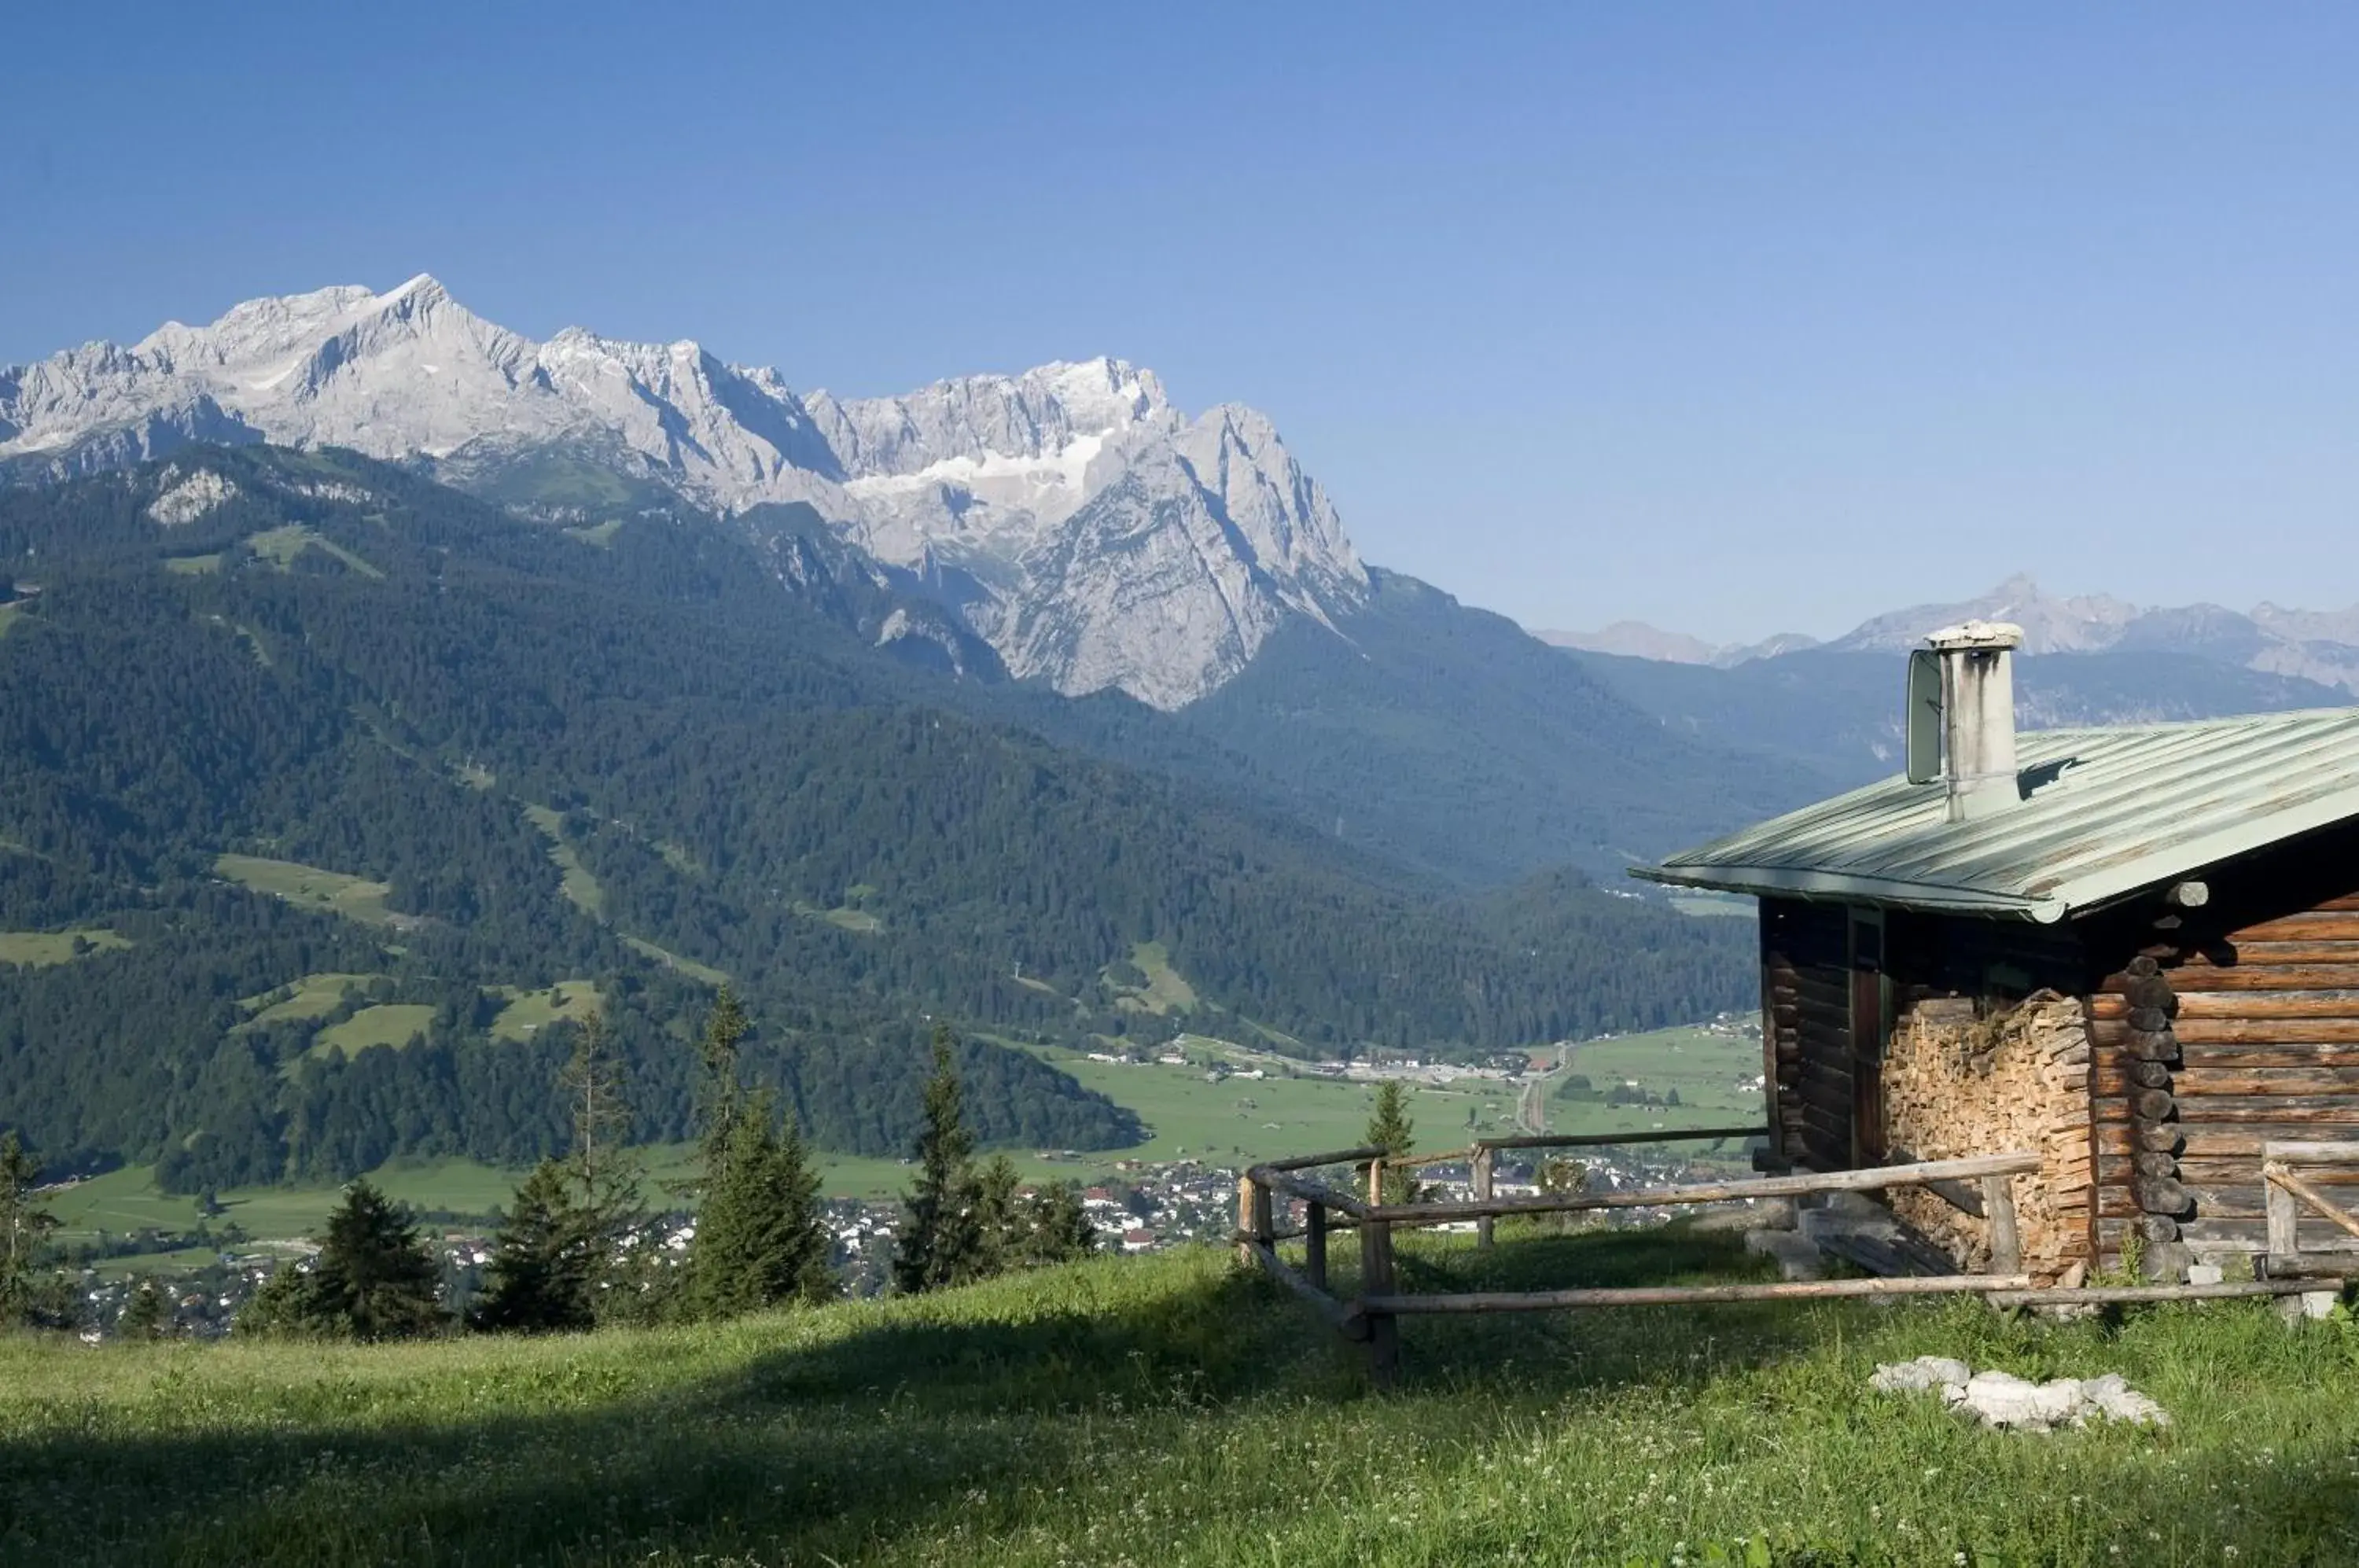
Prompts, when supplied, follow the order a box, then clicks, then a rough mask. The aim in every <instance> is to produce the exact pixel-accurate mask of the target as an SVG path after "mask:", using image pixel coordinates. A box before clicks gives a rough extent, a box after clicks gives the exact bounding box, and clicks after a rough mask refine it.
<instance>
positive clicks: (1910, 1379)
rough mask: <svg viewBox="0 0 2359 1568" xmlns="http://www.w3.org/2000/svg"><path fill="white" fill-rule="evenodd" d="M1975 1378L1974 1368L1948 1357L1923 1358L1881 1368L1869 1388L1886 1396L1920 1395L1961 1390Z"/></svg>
mask: <svg viewBox="0 0 2359 1568" xmlns="http://www.w3.org/2000/svg"><path fill="white" fill-rule="evenodd" d="M1969 1377H1973V1369H1972V1368H1970V1367H1967V1366H1966V1364H1965V1363H1964V1362H1962V1361H1959V1360H1956V1359H1953V1358H1952V1357H1951V1356H1919V1357H1918V1358H1917V1359H1916V1360H1914V1361H1900V1362H1895V1363H1893V1364H1892V1365H1890V1366H1880V1367H1877V1368H1876V1369H1875V1376H1874V1377H1870V1378H1869V1379H1868V1380H1867V1386H1868V1387H1869V1388H1880V1389H1882V1390H1883V1391H1884V1392H1886V1393H1887V1394H1921V1393H1923V1392H1925V1390H1927V1389H1928V1388H1964V1387H1965V1386H1966V1379H1967V1378H1969Z"/></svg>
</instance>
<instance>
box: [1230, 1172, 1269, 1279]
mask: <svg viewBox="0 0 2359 1568" xmlns="http://www.w3.org/2000/svg"><path fill="white" fill-rule="evenodd" d="M1268 1207H1269V1194H1268V1193H1267V1192H1265V1191H1263V1189H1262V1185H1261V1183H1260V1182H1258V1181H1255V1180H1254V1179H1253V1178H1252V1177H1250V1176H1240V1177H1238V1178H1237V1261H1238V1262H1240V1263H1242V1264H1244V1265H1245V1267H1246V1268H1248V1269H1250V1268H1252V1267H1254V1264H1255V1261H1256V1259H1255V1258H1254V1250H1253V1244H1254V1242H1255V1240H1256V1239H1258V1238H1260V1237H1263V1236H1267V1235H1268V1234H1269V1230H1268V1227H1267V1226H1266V1225H1262V1224H1261V1223H1259V1222H1260V1220H1261V1216H1262V1214H1265V1213H1266V1212H1267V1210H1268Z"/></svg>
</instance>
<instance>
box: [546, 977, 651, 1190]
mask: <svg viewBox="0 0 2359 1568" xmlns="http://www.w3.org/2000/svg"><path fill="white" fill-rule="evenodd" d="M558 1084H559V1086H560V1089H561V1090H562V1091H563V1092H564V1094H565V1100H566V1106H567V1109H568V1110H569V1111H570V1112H571V1119H572V1122H573V1150H572V1161H573V1168H574V1171H575V1173H576V1174H577V1175H578V1176H579V1178H580V1179H581V1182H582V1191H583V1193H584V1195H585V1197H587V1198H589V1199H590V1200H592V1202H595V1201H596V1199H597V1198H598V1197H599V1196H600V1195H601V1194H603V1193H605V1192H608V1191H609V1190H610V1189H612V1188H613V1187H614V1184H615V1181H616V1178H617V1176H618V1175H623V1174H625V1173H624V1172H622V1171H620V1170H619V1168H621V1167H623V1166H625V1155H624V1145H625V1141H626V1140H627V1139H628V1138H629V1136H630V1130H631V1113H630V1107H629V1105H628V1103H627V1102H626V1101H625V1099H624V1097H623V1060H622V1056H621V1053H620V1052H619V1051H617V1050H616V1049H615V1045H614V1038H613V1037H612V1036H611V1035H610V1034H609V1033H608V1032H607V1029H606V1015H605V1013H604V1012H603V1010H601V1009H595V1008H593V1009H592V1011H591V1013H590V1014H589V1016H588V1017H586V1018H583V1019H582V1021H581V1022H580V1023H579V1024H577V1025H576V1026H575V1027H574V1030H573V1051H572V1054H571V1056H569V1057H568V1058H567V1059H566V1063H565V1066H564V1069H563V1070H562V1071H561V1072H560V1073H559V1075H558ZM629 1180H630V1181H631V1182H632V1184H635V1178H629Z"/></svg>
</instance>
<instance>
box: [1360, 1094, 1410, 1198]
mask: <svg viewBox="0 0 2359 1568" xmlns="http://www.w3.org/2000/svg"><path fill="white" fill-rule="evenodd" d="M1416 1138H1417V1129H1416V1127H1415V1125H1414V1124H1413V1123H1411V1122H1410V1120H1409V1116H1408V1094H1405V1093H1404V1092H1403V1091H1402V1089H1401V1083H1400V1080H1399V1079H1397V1078H1387V1079H1386V1080H1385V1081H1384V1082H1383V1083H1379V1084H1377V1085H1376V1104H1375V1110H1374V1111H1372V1112H1371V1113H1370V1114H1369V1116H1368V1132H1367V1138H1366V1141H1367V1144H1368V1147H1369V1148H1371V1149H1383V1150H1384V1151H1385V1152H1386V1154H1388V1155H1391V1156H1392V1157H1393V1158H1395V1159H1399V1158H1402V1157H1404V1156H1406V1155H1408V1153H1409V1151H1410V1150H1411V1149H1413V1148H1415V1146H1416ZM1384 1198H1385V1202H1386V1203H1415V1202H1416V1201H1417V1178H1416V1177H1415V1176H1413V1175H1411V1174H1410V1173H1409V1171H1407V1170H1405V1169H1403V1168H1402V1167H1400V1166H1397V1165H1386V1167H1385V1181H1384Z"/></svg>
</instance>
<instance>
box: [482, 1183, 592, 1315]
mask: <svg viewBox="0 0 2359 1568" xmlns="http://www.w3.org/2000/svg"><path fill="white" fill-rule="evenodd" d="M576 1181H577V1178H576V1175H575V1173H574V1172H572V1171H569V1170H568V1169H567V1168H566V1166H565V1165H563V1164H561V1163H560V1162H559V1161H557V1160H542V1161H541V1162H540V1163H539V1164H538V1165H536V1166H534V1167H533V1170H532V1174H531V1175H529V1176H527V1177H526V1178H525V1180H524V1185H522V1186H520V1187H518V1188H517V1189H516V1203H515V1204H514V1206H513V1207H511V1208H510V1209H509V1210H508V1212H507V1214H506V1215H505V1216H504V1217H503V1219H502V1221H501V1224H500V1239H499V1245H498V1246H497V1247H496V1248H495V1249H494V1251H493V1254H492V1260H491V1263H490V1265H489V1270H490V1274H491V1288H490V1289H489V1290H486V1291H485V1292H484V1296H483V1299H482V1300H481V1301H477V1302H476V1303H475V1305H474V1307H473V1310H471V1311H470V1312H468V1314H467V1321H468V1323H469V1324H470V1325H471V1326H473V1327H475V1328H479V1329H490V1330H510V1331H517V1332H522V1333H526V1334H545V1333H558V1332H563V1331H567V1330H573V1329H585V1328H588V1327H590V1326H591V1323H592V1290H593V1289H594V1286H595V1284H596V1275H597V1271H598V1267H599V1265H600V1263H601V1261H602V1260H603V1249H604V1247H605V1246H606V1245H607V1241H608V1237H607V1236H606V1235H605V1233H604V1227H603V1226H602V1225H600V1224H599V1223H598V1219H597V1215H596V1213H595V1211H593V1210H592V1208H590V1207H589V1206H588V1205H586V1204H584V1203H580V1202H578V1201H577V1193H576V1185H575V1184H576Z"/></svg>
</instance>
